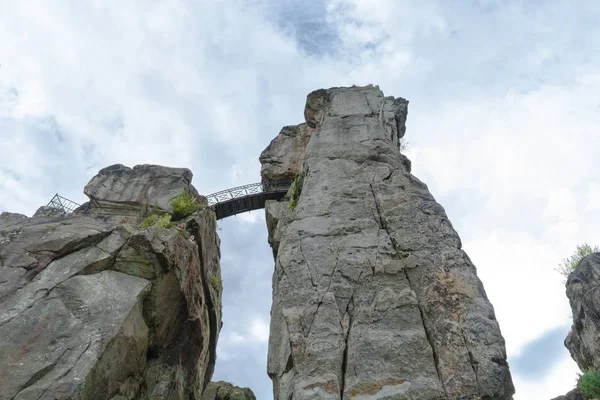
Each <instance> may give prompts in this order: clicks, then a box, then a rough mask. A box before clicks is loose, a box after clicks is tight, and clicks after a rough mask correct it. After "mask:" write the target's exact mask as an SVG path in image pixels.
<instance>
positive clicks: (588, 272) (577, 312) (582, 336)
mask: <svg viewBox="0 0 600 400" xmlns="http://www.w3.org/2000/svg"><path fill="white" fill-rule="evenodd" d="M566 286H567V297H568V298H569V303H570V304H571V313H572V315H573V325H572V326H571V332H569V335H568V336H567V338H566V340H565V346H566V347H567V349H569V352H570V353H571V357H573V359H574V360H575V362H576V363H577V365H578V366H579V368H580V369H581V370H582V371H583V370H586V369H588V368H595V369H600V253H593V254H590V255H588V256H586V257H584V258H583V259H582V260H581V261H580V262H579V264H578V265H577V268H576V269H575V271H573V272H572V273H571V274H570V275H569V278H568V279H567V284H566Z"/></svg>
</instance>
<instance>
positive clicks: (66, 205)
mask: <svg viewBox="0 0 600 400" xmlns="http://www.w3.org/2000/svg"><path fill="white" fill-rule="evenodd" d="M46 207H49V208H55V209H58V210H62V211H63V212H64V213H65V214H66V213H71V212H73V211H75V210H76V209H78V208H79V207H81V204H79V203H75V202H74V201H73V200H69V199H67V198H66V197H62V196H61V195H59V194H58V193H56V194H55V195H54V197H52V199H50V201H49V202H48V205H47V206H46Z"/></svg>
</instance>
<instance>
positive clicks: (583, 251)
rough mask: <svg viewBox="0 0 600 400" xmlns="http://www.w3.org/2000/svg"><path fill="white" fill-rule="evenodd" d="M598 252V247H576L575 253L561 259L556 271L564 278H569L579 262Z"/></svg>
mask: <svg viewBox="0 0 600 400" xmlns="http://www.w3.org/2000/svg"><path fill="white" fill-rule="evenodd" d="M598 251H600V248H599V247H598V246H594V247H592V246H590V245H589V244H587V243H584V244H581V245H579V246H577V249H576V250H575V252H574V253H573V254H572V255H571V257H569V258H563V260H562V261H561V262H560V264H558V268H556V271H557V272H558V273H559V274H561V275H562V276H564V277H565V279H566V278H568V277H569V274H570V273H571V272H573V271H575V269H576V268H577V265H578V264H579V261H581V259H582V258H583V257H585V256H587V255H588V254H592V253H596V252H598Z"/></svg>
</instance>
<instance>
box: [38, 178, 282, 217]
mask: <svg viewBox="0 0 600 400" xmlns="http://www.w3.org/2000/svg"><path fill="white" fill-rule="evenodd" d="M292 183H293V181H291V180H289V181H263V182H259V183H251V184H249V185H244V186H238V187H234V188H231V189H226V190H222V191H220V192H216V193H213V194H209V195H208V196H206V198H207V199H208V205H209V206H210V207H213V206H216V205H217V204H219V203H224V202H226V201H230V200H234V199H238V198H242V197H246V196H252V195H258V194H261V193H273V192H284V191H287V190H288V189H289V188H290V186H291V185H292ZM48 207H52V208H56V209H59V210H62V211H64V212H65V213H72V212H73V211H75V210H77V209H78V208H80V207H81V205H80V204H78V203H76V202H74V201H72V200H69V199H67V198H66V197H62V196H61V195H59V194H58V193H56V194H55V195H54V197H52V199H51V200H50V202H49V203H48ZM92 208H93V207H90V206H88V207H86V208H85V210H83V209H81V211H82V212H86V213H87V212H90V210H91V209H92ZM114 214H119V212H117V211H115V212H114Z"/></svg>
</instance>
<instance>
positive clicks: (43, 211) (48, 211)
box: [33, 206, 65, 217]
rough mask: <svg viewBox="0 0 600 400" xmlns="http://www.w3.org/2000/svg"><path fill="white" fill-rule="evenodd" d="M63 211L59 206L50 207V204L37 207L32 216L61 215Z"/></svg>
mask: <svg viewBox="0 0 600 400" xmlns="http://www.w3.org/2000/svg"><path fill="white" fill-rule="evenodd" d="M64 213H65V212H64V210H61V209H60V208H56V207H50V206H41V207H40V208H38V209H37V210H36V212H35V214H33V217H55V216H57V215H63V214H64Z"/></svg>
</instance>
